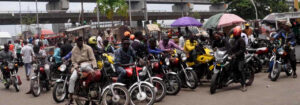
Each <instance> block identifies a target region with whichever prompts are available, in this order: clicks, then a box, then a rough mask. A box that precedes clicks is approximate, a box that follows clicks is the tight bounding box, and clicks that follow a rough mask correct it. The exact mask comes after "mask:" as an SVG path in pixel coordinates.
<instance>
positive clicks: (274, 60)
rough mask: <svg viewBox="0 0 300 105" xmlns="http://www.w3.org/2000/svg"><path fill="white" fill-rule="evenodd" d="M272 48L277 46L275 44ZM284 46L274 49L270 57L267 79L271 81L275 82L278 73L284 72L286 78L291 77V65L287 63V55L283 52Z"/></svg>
mask: <svg viewBox="0 0 300 105" xmlns="http://www.w3.org/2000/svg"><path fill="white" fill-rule="evenodd" d="M273 46H278V44H277V45H276V44H275V43H274V44H273ZM284 48H285V46H278V47H274V49H273V50H272V57H271V59H270V71H269V78H270V79H271V81H276V80H277V79H278V77H279V75H280V72H285V73H286V75H287V76H291V75H292V74H293V73H294V72H293V70H292V67H291V64H290V62H289V61H288V59H289V58H288V53H287V52H286V51H285V50H284Z"/></svg>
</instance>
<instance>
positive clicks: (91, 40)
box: [88, 36, 97, 44]
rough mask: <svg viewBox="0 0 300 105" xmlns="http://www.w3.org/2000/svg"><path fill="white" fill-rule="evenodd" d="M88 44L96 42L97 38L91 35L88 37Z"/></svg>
mask: <svg viewBox="0 0 300 105" xmlns="http://www.w3.org/2000/svg"><path fill="white" fill-rule="evenodd" d="M88 43H89V44H97V38H96V36H92V37H90V38H89V42H88Z"/></svg>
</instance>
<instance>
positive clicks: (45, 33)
mask: <svg viewBox="0 0 300 105" xmlns="http://www.w3.org/2000/svg"><path fill="white" fill-rule="evenodd" d="M49 34H54V32H53V31H52V30H47V29H42V30H41V35H49Z"/></svg>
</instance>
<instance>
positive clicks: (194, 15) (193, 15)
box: [191, 12, 201, 19]
mask: <svg viewBox="0 0 300 105" xmlns="http://www.w3.org/2000/svg"><path fill="white" fill-rule="evenodd" d="M191 16H192V17H194V18H195V19H200V18H201V14H200V13H198V12H195V13H193V14H192V15H191Z"/></svg>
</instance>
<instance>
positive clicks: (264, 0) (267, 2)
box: [210, 0, 289, 19]
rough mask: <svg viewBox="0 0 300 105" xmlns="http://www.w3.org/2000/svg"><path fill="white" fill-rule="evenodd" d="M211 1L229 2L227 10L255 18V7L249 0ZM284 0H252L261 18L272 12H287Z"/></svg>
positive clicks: (214, 1) (217, 0)
mask: <svg viewBox="0 0 300 105" xmlns="http://www.w3.org/2000/svg"><path fill="white" fill-rule="evenodd" d="M210 1H211V2H212V3H222V2H225V3H229V6H228V9H227V10H228V11H229V12H231V13H234V14H237V15H239V16H241V17H242V18H244V19H255V9H254V6H253V4H252V2H251V0H210ZM285 2H286V0H254V3H255V5H256V7H257V11H258V17H259V18H263V17H265V16H266V15H268V14H270V13H272V12H279V13H280V12H288V10H289V7H288V5H287V4H285Z"/></svg>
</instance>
